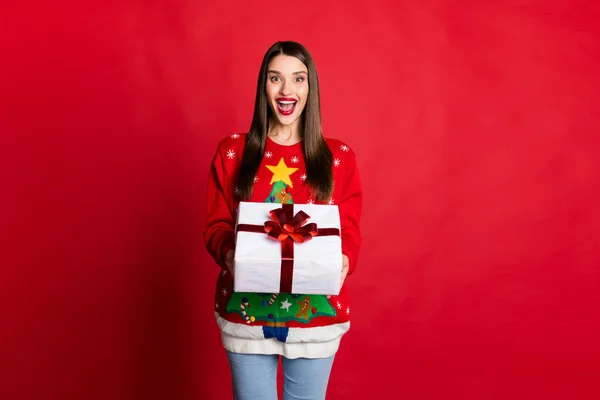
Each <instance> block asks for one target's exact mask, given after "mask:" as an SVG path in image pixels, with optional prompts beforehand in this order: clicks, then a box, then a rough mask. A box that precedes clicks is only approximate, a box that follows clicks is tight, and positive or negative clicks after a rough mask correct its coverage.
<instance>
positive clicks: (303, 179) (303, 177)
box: [300, 174, 306, 182]
mask: <svg viewBox="0 0 600 400" xmlns="http://www.w3.org/2000/svg"><path fill="white" fill-rule="evenodd" d="M300 180H301V181H302V182H304V181H305V180H306V174H302V175H300Z"/></svg>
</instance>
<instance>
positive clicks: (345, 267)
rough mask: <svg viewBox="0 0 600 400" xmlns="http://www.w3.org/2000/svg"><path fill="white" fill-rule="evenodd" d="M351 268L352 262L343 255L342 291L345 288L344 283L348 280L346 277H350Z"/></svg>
mask: <svg viewBox="0 0 600 400" xmlns="http://www.w3.org/2000/svg"><path fill="white" fill-rule="evenodd" d="M349 267H350V260H348V257H347V256H346V255H345V254H343V255H342V279H341V280H340V289H341V288H342V286H344V281H345V280H346V275H348V268H349Z"/></svg>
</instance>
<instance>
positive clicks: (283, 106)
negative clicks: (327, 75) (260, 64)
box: [265, 54, 308, 125]
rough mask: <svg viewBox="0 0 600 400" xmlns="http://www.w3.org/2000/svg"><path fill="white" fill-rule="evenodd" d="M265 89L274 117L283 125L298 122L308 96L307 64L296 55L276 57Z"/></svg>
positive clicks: (268, 73) (269, 70) (268, 71)
mask: <svg viewBox="0 0 600 400" xmlns="http://www.w3.org/2000/svg"><path fill="white" fill-rule="evenodd" d="M265 90H266V93H267V99H268V101H269V106H270V107H271V111H273V116H274V118H275V119H276V120H277V121H278V122H279V123H280V124H282V125H294V124H297V123H298V121H299V118H300V116H301V115H302V112H303V111H304V107H306V99H307V98H308V70H307V68H306V66H305V65H304V64H303V63H302V61H300V60H299V59H297V58H296V57H291V56H286V55H283V54H281V55H278V56H276V57H274V58H273V59H272V60H271V62H270V63H269V66H268V68H267V86H266V88H265Z"/></svg>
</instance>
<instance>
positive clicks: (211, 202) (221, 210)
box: [204, 149, 235, 269]
mask: <svg viewBox="0 0 600 400" xmlns="http://www.w3.org/2000/svg"><path fill="white" fill-rule="evenodd" d="M232 188H233V185H232V183H231V181H230V180H229V177H228V176H227V171H226V169H225V167H224V165H223V156H222V155H221V152H220V149H218V150H217V152H216V154H215V157H214V159H213V162H212V165H211V168H210V174H209V177H208V187H207V195H206V227H205V229H204V244H205V246H206V250H207V251H208V253H209V254H210V255H211V256H212V257H213V259H214V260H215V262H216V263H217V265H219V266H220V267H221V268H222V269H226V268H227V267H226V265H225V257H226V255H227V252H228V251H229V250H232V249H233V248H234V247H235V244H234V240H235V231H234V229H235V220H234V217H233V215H232V212H231V209H230V207H229V203H230V201H229V200H230V199H231V196H232V190H233V189H232Z"/></svg>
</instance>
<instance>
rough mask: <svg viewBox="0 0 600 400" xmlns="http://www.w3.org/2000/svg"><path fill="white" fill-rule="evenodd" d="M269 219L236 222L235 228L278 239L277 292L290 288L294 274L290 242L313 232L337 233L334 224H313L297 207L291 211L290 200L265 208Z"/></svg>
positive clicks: (288, 290)
mask: <svg viewBox="0 0 600 400" xmlns="http://www.w3.org/2000/svg"><path fill="white" fill-rule="evenodd" d="M269 215H270V216H271V220H270V221H266V222H265V223H264V225H263V226H260V225H250V224H239V225H238V226H237V230H238V232H239V231H242V232H255V233H267V236H268V237H269V238H271V239H274V240H278V241H279V242H281V277H280V279H279V293H291V292H292V279H293V276H294V242H295V243H304V242H306V241H308V240H310V239H312V238H313V236H339V235H340V230H339V229H337V228H325V229H319V228H318V227H317V224H315V223H314V222H313V223H310V224H307V222H308V220H309V219H310V215H308V214H307V213H305V212H304V211H299V212H298V213H296V215H294V205H293V204H283V205H282V208H276V209H274V210H271V211H269Z"/></svg>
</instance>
